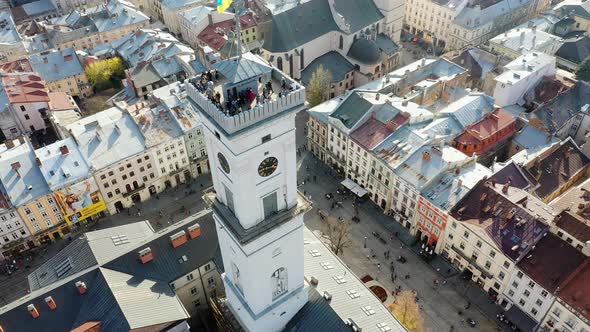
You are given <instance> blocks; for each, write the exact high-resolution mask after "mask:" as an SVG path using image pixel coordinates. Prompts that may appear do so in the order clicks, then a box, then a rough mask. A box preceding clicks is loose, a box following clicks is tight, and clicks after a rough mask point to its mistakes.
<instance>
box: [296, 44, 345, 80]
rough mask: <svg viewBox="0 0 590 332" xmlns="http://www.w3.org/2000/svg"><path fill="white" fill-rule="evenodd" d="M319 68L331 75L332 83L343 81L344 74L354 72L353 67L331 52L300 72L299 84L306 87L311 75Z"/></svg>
mask: <svg viewBox="0 0 590 332" xmlns="http://www.w3.org/2000/svg"><path fill="white" fill-rule="evenodd" d="M319 66H322V67H324V69H326V70H328V71H329V72H330V74H331V75H332V82H340V81H342V80H344V78H345V77H346V74H347V73H349V72H351V71H353V70H354V66H353V65H352V64H351V63H350V62H348V60H346V58H345V57H343V56H342V55H341V54H340V53H338V52H335V51H331V52H328V53H326V54H324V55H322V56H320V57H319V58H316V59H315V60H313V61H312V62H311V63H310V64H309V65H307V67H305V69H303V71H302V72H301V83H303V85H305V86H307V84H308V83H309V81H310V80H311V77H312V75H313V73H314V72H315V71H316V70H317V69H318V67H319Z"/></svg>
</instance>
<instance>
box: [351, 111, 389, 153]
mask: <svg viewBox="0 0 590 332" xmlns="http://www.w3.org/2000/svg"><path fill="white" fill-rule="evenodd" d="M392 132H393V130H391V129H390V128H388V127H387V125H385V124H384V123H382V122H380V121H379V120H377V119H374V118H370V119H369V120H367V122H365V123H364V124H363V125H362V126H360V127H359V128H358V129H357V130H355V131H353V132H352V134H351V135H350V138H351V139H352V140H353V141H354V142H356V143H357V144H358V145H360V146H362V147H363V148H365V149H366V150H372V149H373V148H374V147H376V146H377V145H379V143H381V142H383V140H384V139H385V138H386V137H387V136H389V135H390V134H391V133H392Z"/></svg>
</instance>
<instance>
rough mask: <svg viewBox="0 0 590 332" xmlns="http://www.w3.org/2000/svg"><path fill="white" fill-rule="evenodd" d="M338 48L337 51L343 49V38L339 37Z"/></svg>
mask: <svg viewBox="0 0 590 332" xmlns="http://www.w3.org/2000/svg"><path fill="white" fill-rule="evenodd" d="M355 39H356V38H355ZM338 48H339V49H343V48H344V37H342V35H340V41H339V42H338Z"/></svg>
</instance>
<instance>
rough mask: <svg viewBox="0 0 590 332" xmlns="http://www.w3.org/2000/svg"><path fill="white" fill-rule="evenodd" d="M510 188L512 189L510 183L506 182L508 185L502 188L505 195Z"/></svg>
mask: <svg viewBox="0 0 590 332" xmlns="http://www.w3.org/2000/svg"><path fill="white" fill-rule="evenodd" d="M508 188H510V181H508V182H506V184H505V185H504V186H503V187H502V192H503V193H504V194H508Z"/></svg>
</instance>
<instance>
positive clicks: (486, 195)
mask: <svg viewBox="0 0 590 332" xmlns="http://www.w3.org/2000/svg"><path fill="white" fill-rule="evenodd" d="M487 197H488V194H487V193H483V194H481V196H479V201H480V202H483V201H485V200H486V198H487Z"/></svg>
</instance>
